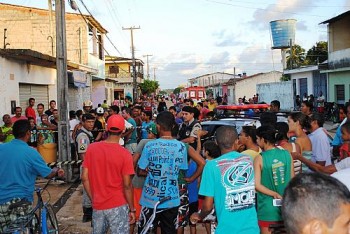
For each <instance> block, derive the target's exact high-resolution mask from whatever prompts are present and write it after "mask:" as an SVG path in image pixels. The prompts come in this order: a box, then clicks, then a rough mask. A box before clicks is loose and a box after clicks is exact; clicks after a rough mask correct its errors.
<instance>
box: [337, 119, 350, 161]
mask: <svg viewBox="0 0 350 234" xmlns="http://www.w3.org/2000/svg"><path fill="white" fill-rule="evenodd" d="M340 130H341V137H342V139H343V144H342V145H341V146H340V148H339V155H340V157H339V161H341V160H343V159H344V158H347V157H349V156H350V121H347V122H345V123H344V124H343V125H342V126H341V129H340Z"/></svg>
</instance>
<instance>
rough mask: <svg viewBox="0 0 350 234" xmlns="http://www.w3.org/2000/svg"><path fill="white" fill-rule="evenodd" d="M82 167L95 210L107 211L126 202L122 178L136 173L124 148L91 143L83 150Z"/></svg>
mask: <svg viewBox="0 0 350 234" xmlns="http://www.w3.org/2000/svg"><path fill="white" fill-rule="evenodd" d="M83 167H84V168H87V169H88V174H89V182H90V189H91V194H92V207H93V208H94V209H96V210H106V209H111V208H115V207H119V206H122V205H124V204H126V203H127V201H126V199H125V196H124V184H123V176H124V175H133V174H135V172H134V167H133V162H132V156H131V154H130V153H129V151H128V150H127V149H125V148H124V147H122V146H120V145H119V143H106V142H105V141H101V142H96V143H92V144H90V145H89V147H88V149H87V151H86V154H85V158H84V162H83Z"/></svg>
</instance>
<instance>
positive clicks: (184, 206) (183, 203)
mask: <svg viewBox="0 0 350 234" xmlns="http://www.w3.org/2000/svg"><path fill="white" fill-rule="evenodd" d="M179 195H180V206H179V210H178V212H177V221H176V229H178V228H179V227H186V226H187V225H188V220H189V217H190V216H189V199H188V190H187V184H179Z"/></svg>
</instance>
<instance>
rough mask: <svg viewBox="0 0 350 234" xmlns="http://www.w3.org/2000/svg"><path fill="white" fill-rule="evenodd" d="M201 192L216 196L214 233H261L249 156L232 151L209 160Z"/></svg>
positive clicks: (205, 167)
mask: <svg viewBox="0 0 350 234" xmlns="http://www.w3.org/2000/svg"><path fill="white" fill-rule="evenodd" d="M199 194H200V195H203V196H208V197H213V198H214V203H215V211H216V214H217V218H218V226H217V228H216V232H215V233H217V234H220V233H222V234H226V233H245V234H257V233H259V227H258V220H257V215H256V211H255V184H254V168H253V162H252V160H251V158H250V156H247V155H242V154H240V153H237V152H234V151H232V152H229V153H226V154H223V155H221V156H220V157H219V158H216V159H213V160H210V161H207V163H206V165H205V166H204V170H203V174H202V180H201V185H200V189H199Z"/></svg>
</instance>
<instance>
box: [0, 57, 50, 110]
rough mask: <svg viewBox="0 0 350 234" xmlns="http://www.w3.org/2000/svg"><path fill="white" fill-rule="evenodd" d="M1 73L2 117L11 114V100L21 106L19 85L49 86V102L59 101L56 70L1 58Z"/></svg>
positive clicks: (0, 107) (0, 108)
mask: <svg viewBox="0 0 350 234" xmlns="http://www.w3.org/2000/svg"><path fill="white" fill-rule="evenodd" d="M0 71H1V73H0V84H1V85H0V110H1V115H3V114H5V113H11V100H15V101H16V103H17V105H19V83H27V84H38V85H39V84H40V85H48V89H49V90H48V92H49V100H51V99H53V100H57V83H56V81H57V79H56V69H53V68H46V67H40V66H36V65H30V64H27V63H25V62H21V61H16V60H9V59H6V58H3V57H0ZM46 107H47V104H46V105H45V108H46ZM22 108H25V107H22Z"/></svg>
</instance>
